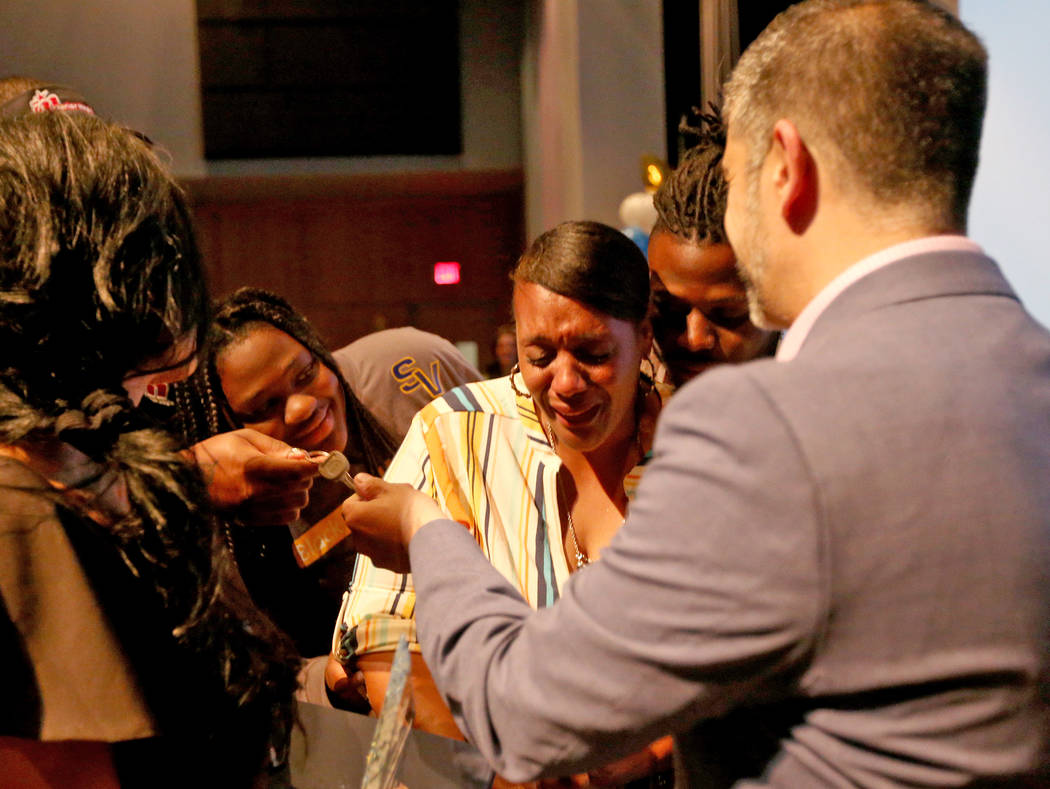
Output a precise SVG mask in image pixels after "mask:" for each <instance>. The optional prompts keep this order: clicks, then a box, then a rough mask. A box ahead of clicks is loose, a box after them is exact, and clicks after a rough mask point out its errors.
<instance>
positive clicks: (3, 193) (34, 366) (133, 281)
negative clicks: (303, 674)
mask: <svg viewBox="0 0 1050 789" xmlns="http://www.w3.org/2000/svg"><path fill="white" fill-rule="evenodd" d="M206 318H207V299H206V295H205V290H204V280H203V275H202V272H201V267H200V260H199V255H198V251H197V247H196V243H195V241H194V237H193V233H192V229H191V226H190V219H189V215H188V210H187V207H186V204H185V200H184V197H183V195H182V193H181V192H180V190H179V189H178V187H177V186H176V185H175V183H174V182H173V180H172V178H171V177H170V176H169V175H168V174H167V173H166V172H165V170H164V169H163V167H162V166H161V165H160V164H159V162H158V161H157V159H156V157H155V156H154V155H153V153H152V152H151V151H150V150H149V147H148V145H147V144H146V143H144V142H143V141H142V140H141V139H139V138H137V137H135V136H134V135H133V134H131V133H129V132H128V131H126V130H124V129H120V128H118V127H115V126H113V125H111V124H108V123H106V122H104V121H101V120H99V119H97V118H95V117H93V116H91V115H89V114H87V113H83V112H44V113H40V114H35V115H29V116H23V117H18V118H14V119H10V120H5V121H3V122H0V502H2V505H0V653H2V654H3V664H4V666H5V671H4V672H3V675H2V676H0V685H2V690H0V698H3V700H4V701H3V703H2V704H0V763H2V764H3V765H4V766H3V773H4V775H3V778H4V780H9V781H12V782H13V783H15V784H17V785H19V786H30V787H35V786H74V787H75V786H102V787H105V786H116V785H117V783H118V782H119V783H120V785H122V786H151V787H155V786H185V785H189V784H190V783H191V782H193V783H196V784H198V785H205V786H223V787H226V786H258V785H263V784H265V783H266V781H267V777H266V776H267V774H268V770H267V769H266V765H267V764H279V763H280V761H281V754H282V753H283V750H284V747H285V742H286V735H287V733H288V730H289V725H290V717H291V712H290V710H291V707H290V704H291V697H292V693H293V690H294V687H295V675H296V670H297V668H298V660H297V658H296V656H295V653H294V649H293V647H292V645H291V644H290V643H289V642H288V640H287V638H286V637H285V636H284V635H283V634H282V633H280V632H279V631H278V630H277V629H276V628H275V627H274V626H273V625H272V624H271V623H270V621H269V620H268V619H267V618H266V617H265V616H264V615H262V614H261V613H260V612H259V611H258V610H257V609H256V608H254V606H253V605H252V604H251V603H250V601H249V599H248V597H247V595H246V593H245V592H244V589H243V586H242V584H241V582H240V579H239V578H238V577H237V575H236V572H235V571H234V570H233V567H232V564H231V562H230V560H229V557H228V554H227V552H226V550H225V547H224V545H223V543H222V541H221V537H220V532H219V530H218V528H217V526H216V523H215V521H214V519H213V518H212V517H211V516H210V514H209V512H208V508H207V505H206V503H205V502H206V501H207V495H206V492H205V488H204V482H203V480H202V479H201V477H200V474H199V472H198V469H197V468H196V467H195V466H194V465H192V464H190V463H189V462H188V459H187V457H186V455H185V454H184V453H180V452H179V451H178V449H179V444H178V443H177V442H176V440H175V439H174V438H173V437H172V436H170V435H168V434H166V433H164V432H162V431H160V430H158V429H156V428H154V427H152V426H151V423H149V422H147V421H145V420H144V419H143V418H142V417H141V415H140V414H139V412H138V411H137V410H136V408H135V405H136V402H135V401H136V400H137V398H138V397H139V396H141V393H142V391H143V390H144V388H145V386H146V385H147V384H148V383H151V382H157V381H164V380H170V379H173V378H177V377H179V376H181V375H184V374H185V373H186V372H188V371H189V370H190V369H191V368H192V366H193V363H194V354H195V348H196V347H198V345H199V342H200V340H201V339H202V327H204V326H205V325H206V322H207V321H206Z"/></svg>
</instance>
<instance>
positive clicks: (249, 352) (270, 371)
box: [215, 323, 347, 451]
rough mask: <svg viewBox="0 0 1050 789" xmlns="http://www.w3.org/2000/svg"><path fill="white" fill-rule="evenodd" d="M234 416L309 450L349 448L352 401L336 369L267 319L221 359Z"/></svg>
mask: <svg viewBox="0 0 1050 789" xmlns="http://www.w3.org/2000/svg"><path fill="white" fill-rule="evenodd" d="M215 366H216V370H217V371H218V373H219V378H220V379H221V381H222V391H223V393H224V394H225V395H226V400H227V402H228V403H229V404H230V408H231V409H232V411H233V415H234V417H235V418H236V420H237V421H238V422H240V423H241V424H242V425H244V426H245V427H250V428H252V429H254V430H258V431H259V432H260V433H265V434H266V435H268V436H272V437H273V438H277V439H280V440H281V441H284V442H285V443H288V444H291V445H292V446H296V447H300V448H302V449H306V450H309V451H314V450H327V451H333V450H339V451H342V450H344V449H345V448H346V441H347V429H346V403H345V400H344V397H343V388H342V386H340V384H339V379H338V378H337V377H336V375H335V373H333V372H332V371H331V370H329V369H328V368H327V367H325V365H324V364H322V363H321V361H320V360H319V359H318V358H317V357H316V356H314V355H313V354H312V353H311V352H310V350H309V349H307V348H306V347H305V346H303V345H302V344H301V343H299V342H297V341H296V340H295V339H294V338H293V337H291V336H290V335H288V334H285V333H284V332H283V331H281V330H280V329H277V328H274V327H273V326H270V325H269V324H267V323H253V324H251V325H250V326H249V327H248V330H247V334H245V335H244V336H242V337H239V338H237V339H235V340H234V341H233V342H232V343H230V344H229V345H228V346H226V347H225V348H223V349H222V350H221V351H220V352H219V354H218V356H217V357H216V360H215Z"/></svg>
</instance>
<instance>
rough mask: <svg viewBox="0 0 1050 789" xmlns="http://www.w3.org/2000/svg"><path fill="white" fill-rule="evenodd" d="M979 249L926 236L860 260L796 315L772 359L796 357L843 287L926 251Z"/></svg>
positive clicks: (960, 241)
mask: <svg viewBox="0 0 1050 789" xmlns="http://www.w3.org/2000/svg"><path fill="white" fill-rule="evenodd" d="M981 251H982V250H981V248H980V247H979V246H978V245H977V244H976V243H974V242H973V241H971V240H970V239H968V238H966V237H965V236H928V237H926V238H917V239H913V240H912V241H904V242H903V243H900V244H894V245H893V246H891V247H886V248H885V249H881V250H879V251H878V252H876V253H875V254H873V255H868V256H867V257H866V258H861V259H860V260H858V261H857V262H856V263H854V264H853V265H852V266H850V267H849V268H847V269H846V270H845V271H843V272H842V273H840V274H839V275H838V276H837V277H835V279H833V280H831V282H829V283H828V284H827V285H825V286H824V288H823V289H822V290H821V291H820V293H818V294H817V295H816V296H814V297H813V299H811V300H810V302H809V303H808V304H807V305H806V306H805V308H803V310H802V312H800V313H799V315H798V317H797V318H795V321H794V323H792V324H791V327H790V328H789V329H788V330H787V331H786V332H784V336H783V337H782V338H781V340H780V345H779V346H777V353H776V359H777V361H778V362H789V361H791V360H792V359H794V358H795V356H796V355H798V352H799V349H800V348H801V347H802V343H804V342H805V341H806V337H807V336H808V335H809V332H810V329H812V328H813V325H814V324H815V323H816V322H817V318H819V317H820V316H821V314H822V313H823V312H824V310H826V309H827V307H828V305H829V304H831V302H833V301H834V300H835V299H836V298H837V297H838V296H839V294H841V293H842V291H844V290H845V289H846V288H848V287H849V286H850V285H852V284H853V283H854V282H856V281H857V280H859V279H860V278H861V277H866V276H867V275H868V274H871V273H872V272H873V271H877V270H878V269H880V268H883V267H885V266H888V265H890V264H891V263H896V262H898V261H901V260H904V259H905V258H909V257H913V256H915V255H923V254H926V253H928V252H978V253H980V252H981Z"/></svg>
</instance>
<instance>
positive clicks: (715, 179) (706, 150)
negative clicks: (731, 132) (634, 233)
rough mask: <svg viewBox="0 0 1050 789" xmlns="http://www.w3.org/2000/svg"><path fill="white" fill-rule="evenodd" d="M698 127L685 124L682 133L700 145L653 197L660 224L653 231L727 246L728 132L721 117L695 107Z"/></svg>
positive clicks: (687, 152)
mask: <svg viewBox="0 0 1050 789" xmlns="http://www.w3.org/2000/svg"><path fill="white" fill-rule="evenodd" d="M693 114H694V116H695V118H696V125H693V126H691V125H688V124H687V123H686V122H684V121H683V123H682V125H681V126H680V127H679V131H680V132H682V133H683V134H686V135H689V136H692V137H695V138H696V140H697V142H696V144H695V145H693V147H692V148H690V149H689V150H688V151H686V153H685V155H684V156H682V160H681V161H680V162H679V163H678V167H677V168H675V170H674V172H672V173H671V175H670V176H669V177H668V178H666V179H664V182H663V183H662V184H660V188H659V189H658V190H657V192H656V194H655V195H654V196H653V204H654V205H655V206H656V213H657V221H656V227H655V228H654V230H664V231H667V232H669V233H672V234H674V235H676V236H679V237H681V238H684V239H686V240H688V241H697V242H703V243H705V244H724V243H725V241H726V239H725V231H724V230H723V228H722V220H723V218H724V217H725V211H726V192H727V189H726V182H725V179H724V178H723V177H722V154H723V153H724V152H725V146H726V132H725V127H724V126H723V124H722V120H721V118H720V117H719V116H718V115H717V111H716V110H715V109H714V108H713V107H712V112H710V113H703V112H701V111H700V110H698V109H696V108H694V109H693Z"/></svg>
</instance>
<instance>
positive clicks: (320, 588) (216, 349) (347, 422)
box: [168, 288, 397, 655]
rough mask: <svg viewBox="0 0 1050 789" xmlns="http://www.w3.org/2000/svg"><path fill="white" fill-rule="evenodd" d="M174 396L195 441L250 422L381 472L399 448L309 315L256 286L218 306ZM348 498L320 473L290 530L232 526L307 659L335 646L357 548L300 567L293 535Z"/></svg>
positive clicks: (244, 568)
mask: <svg viewBox="0 0 1050 789" xmlns="http://www.w3.org/2000/svg"><path fill="white" fill-rule="evenodd" d="M168 399H169V400H170V401H171V402H173V403H174V405H175V409H174V413H173V416H171V417H169V418H170V419H171V420H172V422H171V424H172V425H173V427H174V428H175V429H176V430H177V431H178V432H180V433H181V434H182V435H183V436H184V437H185V440H186V442H187V443H188V444H192V445H196V444H198V442H201V441H204V440H205V439H208V438H210V437H212V436H216V435H221V434H225V433H227V432H228V431H234V430H238V429H240V428H249V429H253V430H256V431H258V432H261V433H263V434H265V435H268V436H271V437H273V438H276V439H279V440H281V441H284V442H286V443H288V444H290V445H292V446H294V447H298V448H300V449H303V450H306V451H315V450H325V451H331V450H338V451H340V452H344V453H345V454H346V456H347V459H348V460H349V461H350V468H351V472H352V473H354V472H357V471H368V472H370V473H373V474H374V473H380V472H381V469H382V468H383V467H384V466H385V465H386V464H387V463H388V462H389V461H390V458H391V457H392V456H393V454H394V451H395V450H396V449H397V445H396V443H395V442H394V440H393V439H392V438H391V437H390V436H388V435H387V433H386V432H385V431H384V430H383V428H381V427H380V426H379V424H378V423H377V422H376V421H375V419H373V418H372V415H371V414H370V413H369V412H368V411H367V410H366V409H365V408H364V407H363V406H362V405H361V403H360V401H359V400H358V399H357V398H356V397H355V396H354V394H353V392H352V391H351V390H350V388H349V386H347V384H346V381H345V380H344V379H343V377H342V375H341V374H340V372H339V368H338V366H337V365H336V363H335V361H334V360H333V358H332V355H331V353H329V351H328V349H327V348H326V347H325V345H324V343H323V342H322V341H321V339H320V338H319V337H318V336H317V333H316V332H315V331H314V329H313V327H312V326H310V324H309V323H308V322H307V320H306V319H305V318H304V317H303V316H302V315H300V314H299V313H298V312H296V311H295V309H294V308H293V307H292V306H291V305H290V304H288V302H286V301H285V300H284V299H282V298H281V297H280V296H277V295H276V294H273V293H269V292H267V291H265V290H260V289H258V288H241V289H240V290H238V291H237V292H235V293H234V294H232V295H231V296H229V297H227V298H226V299H224V300H223V301H221V302H220V303H218V304H217V305H215V311H214V315H213V316H212V322H211V327H210V330H209V342H208V352H207V354H206V355H205V356H204V357H203V358H202V359H201V361H200V364H199V366H198V368H197V370H196V371H195V373H194V374H193V375H192V376H190V377H189V378H187V379H186V380H184V381H181V382H179V383H177V384H174V385H173V386H171V387H168ZM351 436H352V437H353V440H350V437H351ZM348 495H349V493H348V491H347V490H346V488H345V487H343V486H342V485H341V484H340V483H331V482H328V481H327V480H323V479H318V480H316V481H315V482H314V485H313V487H312V488H311V490H310V501H309V504H308V505H307V507H306V508H305V509H304V510H303V511H302V513H301V517H300V519H299V520H298V521H296V522H295V523H294V524H292V525H291V526H287V525H285V524H278V525H269V526H260V525H259V523H258V522H256V521H255V520H253V519H252V518H250V517H249V516H243V517H231V518H229V519H228V520H227V522H226V523H225V525H224V533H225V539H226V541H227V542H228V544H229V545H230V546H231V547H232V548H233V551H234V555H235V556H236V559H237V564H238V567H239V569H240V572H241V575H242V576H243V577H244V579H245V583H246V584H247V586H248V589H249V591H250V592H251V595H252V598H253V599H254V600H255V601H256V603H258V604H259V605H260V606H261V607H262V608H263V609H264V610H265V611H267V613H269V614H270V616H272V617H273V618H274V620H275V621H276V622H277V623H278V624H279V625H280V626H281V627H282V628H283V629H284V630H285V631H286V632H287V633H288V634H289V635H291V636H292V638H293V640H294V641H295V642H296V645H297V646H298V647H299V649H300V651H301V652H302V654H304V655H319V654H324V653H327V651H328V646H329V635H330V632H331V622H332V619H333V618H334V617H335V613H336V611H338V606H339V598H340V595H341V594H342V590H343V589H344V588H345V584H346V580H347V578H348V577H349V574H350V572H351V571H352V569H353V554H349V555H347V554H346V553H343V552H342V551H340V550H339V546H336V547H335V548H334V549H332V550H330V551H328V552H327V553H326V554H325V555H324V557H323V559H322V560H321V561H317V562H314V563H312V564H311V565H310V566H308V567H300V566H299V564H298V563H297V561H296V558H295V557H296V554H295V550H294V549H293V539H294V537H297V536H299V535H300V534H301V533H302V532H304V531H306V528H307V525H312V524H314V523H316V522H317V521H320V520H322V519H323V518H324V516H326V515H328V514H329V513H333V511H334V510H336V509H337V508H338V506H339V504H340V503H341V502H342V501H343V499H345V498H346V496H348ZM335 519H336V520H338V515H337V514H336V515H335Z"/></svg>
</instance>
